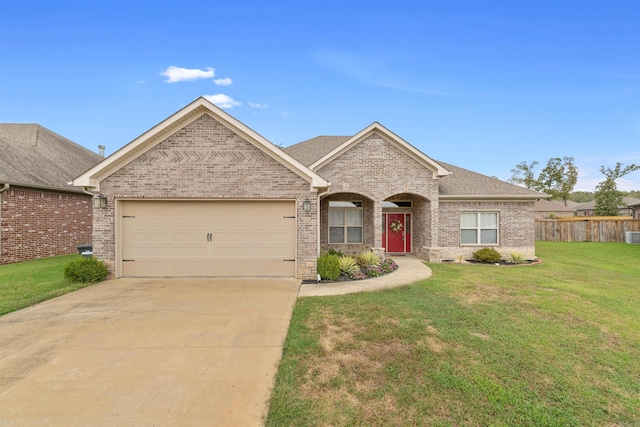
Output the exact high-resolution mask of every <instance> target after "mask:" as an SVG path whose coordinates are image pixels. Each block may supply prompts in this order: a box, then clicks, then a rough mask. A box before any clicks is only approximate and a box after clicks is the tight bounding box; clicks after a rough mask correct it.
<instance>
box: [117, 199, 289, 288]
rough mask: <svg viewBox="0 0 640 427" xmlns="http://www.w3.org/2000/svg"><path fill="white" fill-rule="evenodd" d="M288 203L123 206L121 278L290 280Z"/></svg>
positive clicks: (144, 203)
mask: <svg viewBox="0 0 640 427" xmlns="http://www.w3.org/2000/svg"><path fill="white" fill-rule="evenodd" d="M295 210H296V209H295V203H294V202H292V201H209V202H196V201H123V202H121V209H120V216H121V219H120V221H121V223H120V224H121V230H122V232H121V233H120V236H121V239H122V244H121V246H120V247H121V248H122V250H121V257H120V260H121V262H122V270H121V271H122V276H125V277H126V276H140V277H162V276H174V277H187V276H295V252H296V249H295V246H296V245H295V239H296V237H295V236H296V233H295V230H296V219H295Z"/></svg>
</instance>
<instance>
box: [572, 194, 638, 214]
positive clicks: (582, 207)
mask: <svg viewBox="0 0 640 427" xmlns="http://www.w3.org/2000/svg"><path fill="white" fill-rule="evenodd" d="M638 203H640V199H636V198H635V197H627V196H625V197H623V198H622V204H621V205H620V206H618V207H619V208H626V207H629V206H634V205H635V204H638ZM595 208H596V201H595V200H591V201H590V202H585V203H580V204H579V205H578V206H576V210H577V211H588V210H593V209H595Z"/></svg>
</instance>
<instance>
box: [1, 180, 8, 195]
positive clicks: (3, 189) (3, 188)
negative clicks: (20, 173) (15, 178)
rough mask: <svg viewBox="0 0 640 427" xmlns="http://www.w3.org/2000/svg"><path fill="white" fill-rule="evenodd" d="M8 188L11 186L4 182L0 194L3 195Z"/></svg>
mask: <svg viewBox="0 0 640 427" xmlns="http://www.w3.org/2000/svg"><path fill="white" fill-rule="evenodd" d="M9 187H11V184H9V183H8V182H5V183H4V185H3V186H2V188H0V193H4V192H5V191H7V190H8V189H9Z"/></svg>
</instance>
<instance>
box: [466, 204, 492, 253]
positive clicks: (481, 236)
mask: <svg viewBox="0 0 640 427" xmlns="http://www.w3.org/2000/svg"><path fill="white" fill-rule="evenodd" d="M460 243H462V244H463V245H497V244H498V212H462V213H461V214H460Z"/></svg>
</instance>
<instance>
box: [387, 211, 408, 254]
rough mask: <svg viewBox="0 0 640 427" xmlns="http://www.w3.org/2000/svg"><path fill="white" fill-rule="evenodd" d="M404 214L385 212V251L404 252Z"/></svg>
mask: <svg viewBox="0 0 640 427" xmlns="http://www.w3.org/2000/svg"><path fill="white" fill-rule="evenodd" d="M404 216H405V214H403V213H402V214H391V213H390V214H387V229H386V231H387V232H386V235H387V252H406V245H405V218H404Z"/></svg>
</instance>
